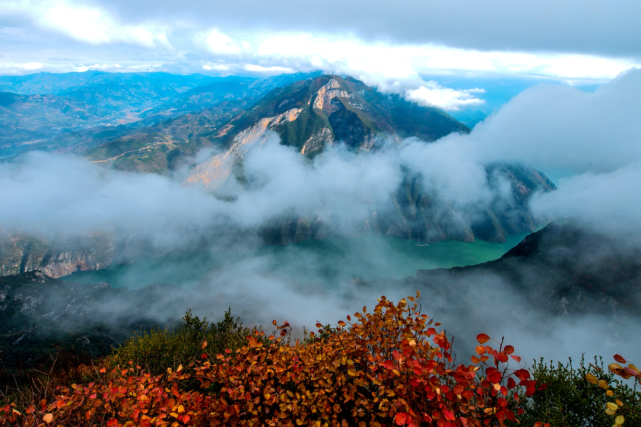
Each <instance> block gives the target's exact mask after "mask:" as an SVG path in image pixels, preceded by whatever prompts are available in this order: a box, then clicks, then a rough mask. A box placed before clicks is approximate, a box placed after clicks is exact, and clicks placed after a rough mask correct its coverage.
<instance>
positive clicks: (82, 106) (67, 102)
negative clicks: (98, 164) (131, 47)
mask: <svg viewBox="0 0 641 427" xmlns="http://www.w3.org/2000/svg"><path fill="white" fill-rule="evenodd" d="M113 118H114V116H113V114H112V112H110V111H108V110H106V109H103V108H99V107H95V106H92V105H90V104H88V103H86V102H82V101H79V100H77V99H73V98H69V97H62V96H56V95H18V94H15V93H10V92H0V150H1V151H0V153H4V154H5V155H10V154H14V152H16V153H17V152H20V151H23V150H25V149H33V147H34V146H37V144H38V142H44V141H46V140H47V139H49V138H51V137H53V136H55V135H56V134H59V133H60V132H63V131H65V130H71V129H74V128H79V127H86V126H91V125H94V126H95V125H96V124H98V123H100V122H103V121H106V120H110V119H113ZM34 144H35V145H34ZM11 149H12V150H11Z"/></svg>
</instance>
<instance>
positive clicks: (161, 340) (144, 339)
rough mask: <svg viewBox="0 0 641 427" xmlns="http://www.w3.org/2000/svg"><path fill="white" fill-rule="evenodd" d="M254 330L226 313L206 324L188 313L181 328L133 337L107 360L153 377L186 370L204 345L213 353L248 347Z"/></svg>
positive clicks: (205, 320)
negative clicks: (169, 371) (132, 365)
mask: <svg viewBox="0 0 641 427" xmlns="http://www.w3.org/2000/svg"><path fill="white" fill-rule="evenodd" d="M255 331H256V329H255V328H247V327H244V326H243V325H242V323H241V322H240V319H239V318H234V317H233V316H232V315H231V309H229V310H227V311H226V312H225V317H224V319H223V320H221V321H220V322H217V323H209V322H208V321H207V319H206V318H204V319H202V320H201V319H200V318H199V317H198V316H194V315H193V314H192V313H191V310H188V311H187V313H185V316H184V317H183V323H182V325H181V326H180V327H179V328H178V329H176V330H174V331H171V330H152V331H150V332H146V333H142V334H136V335H134V336H133V337H132V338H130V339H129V340H127V342H125V344H123V345H122V346H120V347H118V348H117V349H115V350H114V353H113V355H111V356H109V357H108V358H107V359H106V360H107V363H108V365H109V366H110V367H116V366H129V362H133V363H134V364H136V365H138V366H141V367H142V368H143V369H145V371H146V372H149V373H151V374H152V375H159V374H162V373H164V372H166V371H167V368H172V369H174V370H175V369H177V368H178V366H180V365H183V366H185V367H187V366H188V365H189V364H191V363H192V362H195V361H197V360H200V356H201V354H202V351H201V345H202V343H203V342H207V344H208V345H209V348H210V349H212V351H216V352H222V351H224V350H225V349H232V350H236V349H238V348H240V347H242V346H244V345H247V337H248V336H250V335H252V334H253V333H254V332H255Z"/></svg>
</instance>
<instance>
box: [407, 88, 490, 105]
mask: <svg viewBox="0 0 641 427" xmlns="http://www.w3.org/2000/svg"><path fill="white" fill-rule="evenodd" d="M475 93H485V90H484V89H478V88H477V89H465V90H454V89H450V88H446V87H443V86H441V85H439V84H438V83H436V82H435V81H429V82H427V84H426V85H425V86H421V87H419V88H418V89H410V90H408V91H407V92H405V99H407V100H408V101H412V102H416V103H417V104H419V105H423V106H428V107H437V108H441V109H443V110H445V111H459V110H461V108H464V107H468V106H471V105H481V104H484V103H485V101H483V100H482V99H479V98H476V97H475V96H474V95H473V94H475Z"/></svg>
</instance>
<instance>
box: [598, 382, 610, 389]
mask: <svg viewBox="0 0 641 427" xmlns="http://www.w3.org/2000/svg"><path fill="white" fill-rule="evenodd" d="M599 387H601V388H602V389H603V390H607V389H608V387H609V386H608V383H607V382H606V381H605V380H600V381H599Z"/></svg>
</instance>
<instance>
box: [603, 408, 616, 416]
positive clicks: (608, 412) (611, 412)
mask: <svg viewBox="0 0 641 427" xmlns="http://www.w3.org/2000/svg"><path fill="white" fill-rule="evenodd" d="M605 413H606V414H608V415H614V414H616V413H617V411H613V410H612V409H606V410H605Z"/></svg>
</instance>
